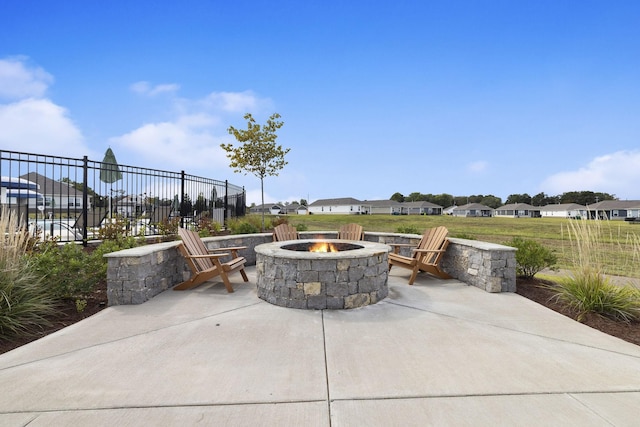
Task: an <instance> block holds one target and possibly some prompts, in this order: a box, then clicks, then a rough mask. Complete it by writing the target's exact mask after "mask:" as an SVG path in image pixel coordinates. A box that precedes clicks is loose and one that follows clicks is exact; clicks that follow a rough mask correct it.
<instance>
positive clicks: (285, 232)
mask: <svg viewBox="0 0 640 427" xmlns="http://www.w3.org/2000/svg"><path fill="white" fill-rule="evenodd" d="M298 239H300V235H299V234H298V230H296V229H295V227H293V226H291V225H289V224H280V225H278V226H276V227H275V228H274V229H273V241H274V242H284V241H285V240H298Z"/></svg>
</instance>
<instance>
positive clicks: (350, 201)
mask: <svg viewBox="0 0 640 427" xmlns="http://www.w3.org/2000/svg"><path fill="white" fill-rule="evenodd" d="M361 203H362V202H361V201H360V200H357V199H354V198H353V197H342V198H338V199H318V200H316V201H315V202H313V203H311V204H310V205H309V206H336V205H359V204H361Z"/></svg>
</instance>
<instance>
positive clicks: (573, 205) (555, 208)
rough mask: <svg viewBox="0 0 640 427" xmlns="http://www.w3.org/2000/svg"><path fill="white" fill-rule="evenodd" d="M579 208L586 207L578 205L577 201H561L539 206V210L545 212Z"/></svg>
mask: <svg viewBox="0 0 640 427" xmlns="http://www.w3.org/2000/svg"><path fill="white" fill-rule="evenodd" d="M579 209H582V210H584V209H586V207H584V206H582V205H579V204H577V203H561V204H559V205H554V204H551V205H546V206H542V207H541V208H540V210H541V211H547V212H560V211H571V210H579Z"/></svg>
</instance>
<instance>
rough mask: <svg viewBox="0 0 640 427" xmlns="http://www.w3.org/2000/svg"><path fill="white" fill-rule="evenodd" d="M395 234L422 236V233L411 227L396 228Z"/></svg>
mask: <svg viewBox="0 0 640 427" xmlns="http://www.w3.org/2000/svg"><path fill="white" fill-rule="evenodd" d="M396 233H402V234H422V232H421V231H420V230H418V228H417V227H414V226H412V225H407V226H402V227H398V228H396Z"/></svg>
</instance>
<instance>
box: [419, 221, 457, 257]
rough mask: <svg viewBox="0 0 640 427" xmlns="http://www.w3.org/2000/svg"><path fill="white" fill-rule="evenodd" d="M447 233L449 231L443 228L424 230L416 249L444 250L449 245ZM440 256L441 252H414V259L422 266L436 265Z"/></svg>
mask: <svg viewBox="0 0 640 427" xmlns="http://www.w3.org/2000/svg"><path fill="white" fill-rule="evenodd" d="M448 233H449V230H447V228H446V227H443V226H439V227H435V228H430V229H428V230H426V231H425V232H424V234H423V235H422V239H421V240H420V243H419V244H418V249H431V250H445V249H446V248H447V245H448V244H449V241H448V240H447V234H448ZM442 255H443V253H442V252H439V253H436V252H427V253H424V252H415V254H414V257H416V258H417V259H418V260H420V263H422V264H434V265H437V264H438V261H439V260H440V258H441V257H442Z"/></svg>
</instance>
